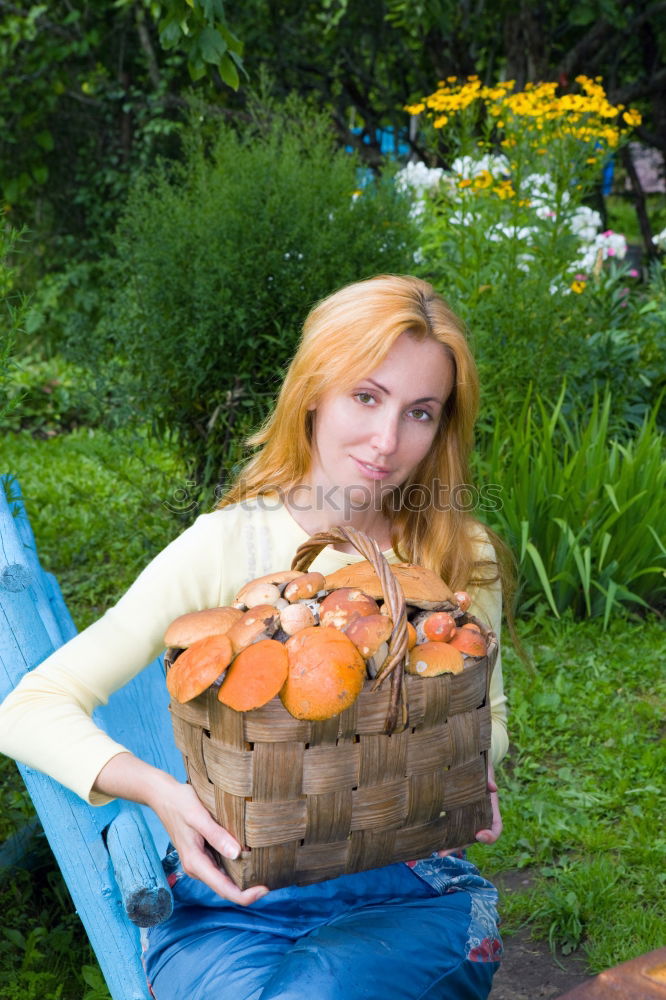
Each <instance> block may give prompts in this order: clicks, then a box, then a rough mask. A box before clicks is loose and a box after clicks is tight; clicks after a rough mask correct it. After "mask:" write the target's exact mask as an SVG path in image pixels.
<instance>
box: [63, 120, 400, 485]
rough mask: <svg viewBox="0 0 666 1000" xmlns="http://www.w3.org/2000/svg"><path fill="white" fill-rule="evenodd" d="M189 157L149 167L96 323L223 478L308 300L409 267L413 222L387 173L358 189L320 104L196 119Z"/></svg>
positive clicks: (143, 388)
mask: <svg viewBox="0 0 666 1000" xmlns="http://www.w3.org/2000/svg"><path fill="white" fill-rule="evenodd" d="M185 142H186V154H185V158H184V162H183V164H182V166H181V167H178V168H174V169H172V170H168V169H167V168H166V167H164V168H163V169H161V170H158V171H156V172H153V173H151V174H149V175H147V176H145V177H144V178H143V180H142V181H141V182H140V183H138V184H137V185H136V186H135V188H134V190H133V192H132V195H131V198H130V200H129V203H128V205H127V208H126V211H125V213H124V216H123V219H122V222H121V224H120V226H119V228H118V231H117V233H116V237H115V255H114V256H113V257H111V258H110V259H109V260H108V261H107V265H106V269H107V280H108V286H107V295H108V298H109V302H108V309H107V310H106V314H105V317H104V319H103V321H102V323H101V325H100V327H99V328H98V329H97V331H96V332H95V335H94V337H93V338H91V337H90V336H89V335H88V334H86V335H84V336H82V337H79V338H78V348H79V351H80V352H82V349H83V351H85V352H87V353H89V352H90V347H91V339H92V340H93V341H97V342H98V343H99V342H100V340H101V341H103V342H104V343H105V345H106V349H107V351H108V353H109V354H114V353H115V354H117V355H120V356H122V357H123V358H124V359H126V361H127V366H128V375H129V383H128V386H127V392H128V394H129V396H130V397H131V398H132V399H133V400H134V403H135V405H136V407H137V408H138V409H139V411H140V412H141V414H143V415H145V416H146V417H147V418H149V419H150V421H151V422H152V425H153V427H154V429H155V430H156V431H158V432H162V433H163V432H169V433H170V434H171V435H173V437H174V438H175V439H176V440H177V441H178V442H179V443H180V444H181V445H182V447H183V449H184V450H185V452H186V453H187V455H188V456H189V457H190V458H191V459H192V462H193V471H194V472H195V475H196V478H197V479H198V481H199V482H210V481H215V480H217V479H220V478H223V476H224V472H225V470H228V468H229V465H230V464H233V462H234V461H235V460H237V459H238V457H239V452H238V448H237V447H236V449H235V450H234V445H233V442H234V440H238V439H240V438H241V437H242V436H243V434H244V432H246V431H247V430H249V428H250V427H251V426H252V425H255V424H256V423H257V421H258V420H259V419H260V418H261V416H262V414H263V412H264V410H265V408H266V406H267V405H268V400H269V399H270V398H271V397H272V396H273V394H274V392H275V390H276V387H277V385H278V384H279V381H280V377H281V373H282V369H283V366H284V365H285V362H286V361H287V359H288V358H289V357H290V355H291V353H292V351H293V348H294V345H295V342H296V339H297V336H298V333H299V329H300V326H301V324H302V321H303V319H304V318H305V316H306V314H307V312H308V310H309V309H310V307H311V306H312V305H313V304H314V303H315V302H316V301H317V300H318V299H320V298H321V297H323V296H325V295H327V294H329V293H330V292H332V291H333V290H335V289H336V288H337V287H339V286H340V285H343V284H345V283H347V282H349V281H352V280H356V279H360V278H364V277H367V276H370V275H373V274H376V273H378V272H385V271H398V272H404V271H406V270H409V269H410V265H411V261H412V259H413V250H414V241H413V224H412V223H411V222H410V220H409V216H408V209H409V205H408V202H407V200H406V199H405V198H404V197H403V196H402V195H400V194H399V193H397V192H396V190H395V187H394V185H393V184H392V183H391V182H390V180H388V179H385V180H378V181H377V182H375V183H372V184H370V185H369V186H367V187H366V188H365V189H364V190H363V191H362V192H361V193H360V194H359V193H357V194H356V195H355V189H356V187H357V174H356V169H357V163H356V160H355V159H354V158H353V157H351V156H349V155H347V154H346V153H344V152H343V151H341V150H339V149H336V148H335V146H334V142H333V137H332V135H331V133H330V128H329V125H328V123H327V122H326V120H325V119H324V118H323V117H318V116H315V115H314V113H312V112H309V111H307V110H305V109H304V107H303V106H302V105H297V104H296V103H295V102H291V103H290V104H288V105H287V106H285V107H284V109H283V110H281V111H278V112H275V111H273V112H272V113H271V114H270V115H265V116H257V118H255V120H254V121H253V122H252V124H249V125H247V126H246V127H245V128H244V130H243V131H242V132H240V133H239V132H237V131H234V130H233V129H232V128H231V127H228V126H224V125H223V126H221V127H219V129H218V130H217V131H216V133H215V135H214V136H213V137H212V139H211V140H210V141H206V139H205V138H204V136H203V135H202V132H201V131H200V130H199V129H198V128H197V127H195V126H193V128H192V130H191V132H190V134H189V136H187V137H186V140H185Z"/></svg>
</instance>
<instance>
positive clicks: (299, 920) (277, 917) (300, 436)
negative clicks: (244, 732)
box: [0, 276, 508, 1000]
mask: <svg viewBox="0 0 666 1000" xmlns="http://www.w3.org/2000/svg"><path fill="white" fill-rule="evenodd" d="M477 403H478V384H477V377H476V372H475V366H474V362H473V359H472V357H471V354H470V352H469V349H468V347H467V344H466V341H465V338H464V335H463V332H462V330H461V327H460V324H459V323H458V321H457V320H456V318H455V316H454V315H453V314H452V313H451V312H450V310H449V309H448V307H447V306H446V305H445V303H444V302H443V301H442V300H441V299H440V298H439V297H438V296H437V295H436V294H435V293H434V291H433V289H432V288H431V287H430V286H429V285H428V284H426V283H425V282H423V281H420V280H418V279H415V278H408V277H393V276H381V277H378V278H373V279H370V280H368V281H365V282H359V283H356V284H354V285H351V286H348V287H347V288H344V289H342V290H341V291H339V292H337V293H335V294H334V295H332V296H330V297H329V298H328V299H326V300H324V301H323V302H322V303H320V304H319V305H318V306H317V307H316V308H315V309H314V310H313V311H312V312H311V314H310V316H309V317H308V319H307V321H306V323H305V327H304V332H303V338H302V340H301V344H300V346H299V349H298V351H297V354H296V356H295V358H294V360H293V362H292V364H291V365H290V367H289V370H288V372H287V375H286V378H285V381H284V384H283V387H282V391H281V393H280V397H279V399H278V402H277V404H276V407H275V410H274V412H273V413H272V414H271V416H270V417H269V419H268V421H267V423H266V425H265V427H264V428H263V429H262V431H261V432H260V433H259V434H257V435H256V436H255V438H254V439H253V441H252V443H253V444H254V445H256V446H258V447H259V449H260V450H259V451H258V454H257V455H256V456H255V457H254V458H253V459H252V460H251V461H250V463H249V464H248V466H247V467H246V469H245V470H244V472H243V473H242V474H241V476H240V479H239V480H238V482H237V483H236V484H235V485H234V487H233V488H232V489H231V490H230V492H229V493H228V494H227V496H226V497H225V498H224V499H223V501H222V503H221V505H220V509H218V510H216V511H214V512H213V513H210V514H205V515H203V516H201V517H199V518H198V520H197V521H196V522H195V524H194V525H193V526H192V527H191V528H189V529H188V530H187V531H185V532H184V533H183V534H182V535H181V536H180V537H179V538H177V539H176V540H175V541H174V542H173V543H172V544H171V545H169V546H168V547H167V548H166V549H165V550H164V551H163V552H162V553H161V554H160V555H159V556H157V558H156V559H155V560H153V562H152V563H151V564H150V565H149V566H148V567H147V569H146V570H144V572H143V573H142V574H141V575H140V576H139V578H138V579H137V580H136V582H135V583H134V584H133V585H132V587H131V588H130V589H129V591H128V592H127V593H126V594H125V595H124V597H123V598H121V600H120V601H119V602H118V604H117V605H116V606H115V607H114V608H112V609H111V610H110V611H109V612H107V614H106V615H105V616H104V617H103V618H102V619H100V621H99V622H97V623H95V624H94V625H93V626H91V627H90V628H89V629H87V630H86V631H85V632H83V633H82V634H81V635H79V636H77V637H76V638H75V639H73V640H72V641H71V642H70V643H68V644H67V645H66V646H65V647H63V648H62V649H61V650H59V651H57V652H56V653H55V654H53V656H51V657H49V658H48V659H47V660H46V661H45V662H44V664H42V665H41V666H40V667H39V668H38V670H37V671H35V672H33V673H32V674H30V675H28V676H27V677H26V678H24V680H23V681H22V683H21V684H20V685H19V687H18V688H17V690H16V691H15V692H14V693H13V694H12V695H10V697H9V698H8V699H7V700H6V701H5V703H4V705H3V706H2V708H1V709H0V725H1V727H2V732H3V736H2V740H1V742H0V749H3V750H4V751H5V752H8V753H10V754H12V755H13V756H15V757H18V758H19V759H22V760H25V761H26V762H27V763H29V764H31V765H32V766H35V767H38V768H41V769H42V770H45V771H48V772H49V773H50V774H52V775H53V776H54V777H56V778H57V779H58V780H60V781H62V782H63V783H64V784H66V785H68V786H69V787H71V788H73V789H74V790H75V791H77V792H78V793H79V794H80V795H82V796H84V797H85V798H87V799H88V800H89V801H90V802H92V803H93V804H101V803H104V802H107V801H108V800H109V799H110V798H113V797H123V798H126V799H131V800H133V801H137V802H142V803H144V804H147V805H149V806H150V807H152V808H153V809H154V810H155V812H156V813H157V815H158V816H159V818H160V819H161V821H162V823H163V824H164V826H165V827H166V830H167V832H168V833H169V836H170V839H171V842H172V844H173V845H174V847H175V850H174V852H173V853H172V854H171V855H170V856H169V857H168V858H167V859H166V865H167V868H168V870H169V872H170V875H171V881H172V883H173V888H174V897H175V910H174V914H173V916H172V918H171V919H170V920H169V921H167V922H166V923H165V924H163V925H160V926H159V927H157V928H154V929H153V930H152V931H151V932H150V934H149V936H148V941H147V949H146V953H145V962H146V968H147V973H148V978H149V980H150V982H151V983H152V988H153V990H154V992H155V995H156V997H157V998H158V1000H168V998H176V997H178V998H182V997H184V996H187V997H188V998H200V1000H204V998H213V997H215V998H219V1000H224V998H227V997H229V998H232V997H233V998H234V1000H255V998H257V1000H258V998H259V997H261V998H262V1000H269V998H278V997H280V998H285V1000H286V998H292V997H293V998H294V1000H295V998H296V997H299V998H304V997H306V996H309V995H310V994H311V993H312V994H315V995H317V997H324V998H327V997H330V998H333V997H336V998H338V997H346V998H356V997H358V998H360V997H371V996H377V997H382V998H384V1000H390V998H393V997H395V998H398V997H400V998H407V997H419V998H425V997H432V998H435V997H438V998H450V1000H453V998H456V1000H460V998H463V997H469V998H481V997H486V996H487V995H488V992H489V990H490V985H491V982H492V975H493V973H494V971H495V969H496V967H497V960H498V954H499V950H500V944H499V939H498V935H497V929H496V913H495V901H496V893H495V891H494V889H493V887H492V886H491V885H490V883H488V882H486V881H485V880H484V879H482V878H481V877H480V876H479V875H478V873H477V872H476V869H474V868H473V866H471V865H470V864H469V863H468V862H466V861H465V860H463V859H462V858H460V857H455V856H452V855H451V854H450V853H447V852H440V854H438V855H434V856H433V857H432V858H430V859H426V860H424V861H419V862H415V863H414V862H413V863H411V864H410V865H409V866H408V865H404V864H395V865H389V866H387V867H386V868H382V869H377V870H375V871H371V872H362V873H359V874H358V875H351V876H342V877H341V878H338V879H332V880H328V881H326V882H323V883H320V884H318V885H314V886H307V887H302V888H298V887H289V888H286V889H280V890H275V891H273V892H270V893H268V890H267V889H266V888H265V887H263V886H254V887H252V888H250V889H246V890H244V891H241V890H239V889H237V888H236V886H235V885H234V884H233V883H232V882H231V880H230V879H229V878H228V877H227V876H226V875H225V874H224V873H223V872H221V871H219V870H218V869H217V868H216V866H215V865H214V863H213V861H212V860H211V857H210V855H209V854H208V852H207V851H206V849H205V844H206V843H208V844H210V845H211V846H212V847H214V848H215V849H216V850H217V851H219V852H220V853H221V854H223V855H225V856H227V857H234V856H235V855H236V854H237V853H238V851H239V849H240V845H239V844H238V843H237V842H236V841H235V840H234V838H233V837H232V836H231V835H230V834H229V833H228V832H227V831H226V830H224V829H222V828H221V827H220V826H219V825H218V824H217V823H216V822H215V820H214V819H213V818H212V817H211V815H210V814H209V813H208V811H207V810H206V809H205V808H204V806H203V805H202V804H201V802H200V801H199V800H198V799H197V797H196V794H195V793H194V791H193V789H192V788H191V787H190V786H189V785H184V784H181V783H180V782H178V781H176V780H175V779H174V778H172V777H171V776H170V775H167V774H165V773H164V772H162V771H159V770H157V769H156V768H154V767H152V766H151V765H149V764H147V763H145V762H143V761H141V760H139V759H138V758H136V757H134V756H133V755H132V754H130V753H129V752H127V751H126V750H125V748H124V747H122V746H120V745H119V744H117V743H115V742H114V741H112V740H110V739H109V738H108V737H107V736H106V735H105V734H103V733H101V732H100V731H99V730H98V729H97V728H96V727H95V726H94V724H93V723H92V721H91V719H90V712H91V711H92V709H93V708H94V707H95V705H97V704H99V703H100V702H103V701H105V700H106V698H107V697H108V695H109V693H110V692H111V691H113V690H115V689H116V688H117V687H119V686H120V685H121V684H123V683H125V682H126V681H127V680H128V679H130V678H131V677H132V676H133V675H134V674H135V673H136V672H137V671H138V670H140V669H141V667H142V666H143V665H144V664H146V663H148V662H149V661H150V660H151V659H153V658H154V656H155V655H156V654H157V653H158V652H159V650H160V649H161V646H162V636H163V635H164V631H165V629H166V626H167V625H168V624H169V623H170V622H171V621H172V620H173V619H174V618H175V617H177V616H178V615H180V614H183V613H185V612H187V611H191V610H196V609H200V608H205V607H213V606H218V605H223V604H228V603H230V601H231V600H232V599H233V596H234V594H235V593H236V592H237V590H238V589H239V588H240V586H241V585H242V584H243V583H245V582H246V581H247V580H248V579H252V578H253V577H255V576H258V575H261V574H263V573H268V572H271V571H272V570H275V569H277V568H284V567H286V566H288V565H289V563H290V561H291V558H292V556H293V554H294V552H295V551H296V549H297V548H298V545H299V544H300V543H301V542H302V541H304V540H305V538H306V537H307V536H308V535H310V534H312V533H313V532H315V531H320V530H323V529H325V528H327V527H331V526H333V525H335V524H339V523H343V522H345V523H351V524H352V525H353V526H354V527H356V528H359V529H361V530H363V531H365V532H367V533H368V534H369V535H371V536H372V537H373V538H375V539H376V541H377V542H378V543H379V545H380V547H381V548H382V549H383V550H384V551H385V554H386V556H387V558H388V559H389V560H391V559H393V560H395V559H397V558H399V559H403V560H407V561H410V562H418V563H421V564H423V565H425V566H428V567H429V568H431V569H434V570H436V571H437V572H438V573H440V574H441V576H442V577H443V578H444V579H445V580H446V581H447V582H448V583H449V584H450V585H452V586H453V588H454V589H458V588H462V587H465V588H467V589H470V590H471V591H472V593H473V595H474V603H473V605H472V609H471V610H472V611H473V612H474V613H476V614H477V615H478V616H479V617H481V618H484V619H485V620H486V621H487V622H488V624H489V625H491V626H492V627H493V628H494V629H495V630H496V631H498V630H499V620H500V614H501V591H500V586H499V573H498V569H497V560H496V556H495V550H494V549H493V547H492V545H491V544H490V542H489V540H488V536H487V534H486V532H485V531H484V529H483V528H482V527H481V526H480V525H479V524H478V523H477V522H475V521H474V520H473V518H472V517H471V516H470V514H469V513H468V512H467V511H465V510H462V509H460V505H459V504H456V502H455V496H456V495H459V494H458V493H456V491H457V490H458V491H459V489H460V487H461V486H462V485H463V484H467V483H469V476H468V466H467V460H468V455H469V451H470V447H471V443H472V431H473V425H474V419H475V416H476V409H477ZM360 558H361V557H360V556H359V555H358V554H357V553H355V552H352V551H351V550H350V551H346V547H345V546H339V547H338V548H337V549H333V548H330V547H329V548H327V549H325V550H324V551H323V552H322V553H321V554H320V555H319V556H318V557H317V559H316V560H315V562H314V563H313V566H312V568H313V569H320V570H321V571H322V572H324V573H329V572H332V571H333V570H335V569H337V568H338V567H340V566H341V565H346V564H348V563H350V562H353V561H355V560H357V559H360ZM491 709H492V717H493V733H492V759H493V762H494V763H497V762H498V761H499V760H500V759H501V758H502V756H503V755H504V753H505V752H506V749H507V745H508V740H507V735H506V726H505V722H506V710H505V699H504V695H503V691H502V675H501V666H500V665H499V663H498V665H497V666H496V669H495V671H494V674H493V679H492V686H491ZM490 787H491V791H492V792H493V800H494V818H493V824H492V828H491V829H490V830H484V831H479V833H478V835H477V839H479V840H480V841H482V842H486V843H489V842H492V841H494V840H495V839H496V838H497V836H498V835H499V833H500V831H501V819H500V816H499V809H498V807H497V796H496V794H495V793H496V788H495V786H494V783H491V786H490Z"/></svg>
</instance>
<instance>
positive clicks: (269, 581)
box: [233, 569, 301, 610]
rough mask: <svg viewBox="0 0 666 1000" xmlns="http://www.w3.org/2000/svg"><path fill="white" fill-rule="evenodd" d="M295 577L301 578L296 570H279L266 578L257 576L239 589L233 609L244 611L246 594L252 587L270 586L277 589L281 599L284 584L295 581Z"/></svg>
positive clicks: (246, 605)
mask: <svg viewBox="0 0 666 1000" xmlns="http://www.w3.org/2000/svg"><path fill="white" fill-rule="evenodd" d="M297 576H301V573H299V572H298V570H295V569H284V570H281V571H280V572H279V573H269V574H268V575H267V576H259V577H257V579H256V580H250V581H249V583H246V584H245V586H244V587H241V589H240V590H239V591H238V593H237V594H236V596H235V597H234V601H233V605H234V607H235V608H240V609H241V610H246V609H247V607H248V604H247V602H246V600H245V598H246V596H247V592H248V591H251V590H252V589H253V588H254V587H257V586H260V585H263V586H265V585H271V586H274V587H277V588H278V590H279V591H280V594H279V595H278V596H280V597H281V596H282V590H283V589H284V587H285V586H286V584H288V583H289V581H290V580H295V579H296V577H297ZM266 603H268V604H270V603H271V602H270V601H267V602H266Z"/></svg>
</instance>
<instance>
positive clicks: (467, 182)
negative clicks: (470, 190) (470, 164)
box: [458, 177, 472, 188]
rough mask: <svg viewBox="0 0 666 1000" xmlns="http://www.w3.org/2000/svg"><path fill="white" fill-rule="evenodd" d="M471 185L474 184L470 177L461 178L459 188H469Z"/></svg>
mask: <svg viewBox="0 0 666 1000" xmlns="http://www.w3.org/2000/svg"><path fill="white" fill-rule="evenodd" d="M471 183H472V182H471V180H470V179H469V177H461V178H460V180H459V181H458V187H459V188H467V187H469V186H470V184H471Z"/></svg>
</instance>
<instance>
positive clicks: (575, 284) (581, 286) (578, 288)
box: [570, 280, 587, 295]
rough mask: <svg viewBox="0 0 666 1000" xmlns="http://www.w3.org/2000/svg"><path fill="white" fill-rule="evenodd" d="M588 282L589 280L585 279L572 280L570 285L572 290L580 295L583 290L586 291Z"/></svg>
mask: <svg viewBox="0 0 666 1000" xmlns="http://www.w3.org/2000/svg"><path fill="white" fill-rule="evenodd" d="M586 284H587V282H585V281H578V280H576V281H572V282H571V285H570V288H571V291H572V292H575V293H576V295H580V293H581V292H584V291H585V285H586Z"/></svg>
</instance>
